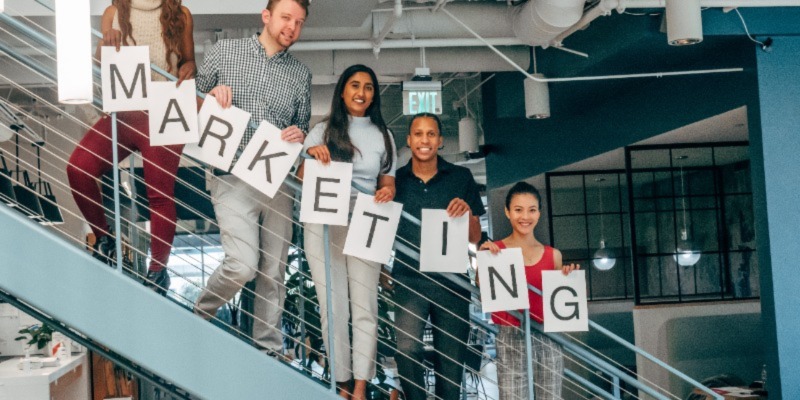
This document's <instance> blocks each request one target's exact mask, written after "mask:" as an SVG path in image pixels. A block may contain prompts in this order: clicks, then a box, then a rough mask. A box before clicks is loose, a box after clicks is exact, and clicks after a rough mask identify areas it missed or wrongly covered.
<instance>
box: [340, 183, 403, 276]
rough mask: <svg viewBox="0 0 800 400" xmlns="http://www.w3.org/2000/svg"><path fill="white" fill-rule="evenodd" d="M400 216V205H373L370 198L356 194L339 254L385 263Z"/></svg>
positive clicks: (373, 201)
mask: <svg viewBox="0 0 800 400" xmlns="http://www.w3.org/2000/svg"><path fill="white" fill-rule="evenodd" d="M402 212H403V205H402V204H400V203H396V202H393V201H390V202H388V203H376V202H375V197H374V196H370V195H367V194H364V193H359V194H358V197H357V198H356V205H355V207H354V208H353V217H352V218H351V219H350V227H349V229H348V230H347V239H345V242H344V251H343V253H344V254H347V255H349V256H356V257H359V258H363V259H365V260H369V261H374V262H377V263H381V264H386V263H387V262H389V258H390V257H391V255H392V244H394V237H395V235H396V234H397V226H398V225H399V224H400V214H401V213H402Z"/></svg>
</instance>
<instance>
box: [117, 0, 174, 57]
mask: <svg viewBox="0 0 800 400" xmlns="http://www.w3.org/2000/svg"><path fill="white" fill-rule="evenodd" d="M112 5H114V7H116V8H117V17H118V19H119V27H120V30H121V31H122V43H123V44H125V45H128V44H129V43H128V38H130V39H131V42H133V44H134V45H136V39H134V38H133V35H132V31H133V27H132V26H131V0H113V1H112ZM159 21H160V22H161V37H162V38H164V44H165V47H166V48H167V50H166V52H167V54H166V56H167V60H169V59H170V55H172V54H175V55H176V56H177V57H178V65H180V62H181V59H182V58H183V56H182V54H183V51H182V50H183V40H182V39H183V33H184V30H186V20H185V17H184V15H183V9H182V7H181V0H162V2H161V18H160V19H159ZM167 72H170V73H174V72H175V71H172V65H171V64H170V66H169V69H168V70H167Z"/></svg>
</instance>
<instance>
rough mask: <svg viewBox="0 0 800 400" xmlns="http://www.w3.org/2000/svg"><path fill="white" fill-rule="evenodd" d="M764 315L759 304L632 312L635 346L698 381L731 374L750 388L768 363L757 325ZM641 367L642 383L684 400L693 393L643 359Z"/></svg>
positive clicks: (700, 305)
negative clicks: (762, 367)
mask: <svg viewBox="0 0 800 400" xmlns="http://www.w3.org/2000/svg"><path fill="white" fill-rule="evenodd" d="M760 314H761V303H760V302H759V301H758V300H755V301H737V302H715V303H693V304H680V305H675V304H670V305H664V306H659V305H653V306H638V307H634V309H633V327H634V335H635V338H636V345H637V346H639V347H640V348H642V349H643V350H644V351H646V352H648V353H650V354H652V355H654V356H655V357H657V358H659V359H660V360H662V361H664V362H666V363H667V364H669V365H672V366H673V367H675V368H677V369H678V370H679V371H682V372H684V373H686V374H687V375H689V376H690V377H692V378H694V379H696V380H698V381H702V380H703V379H705V378H708V377H710V376H713V375H718V374H721V373H729V374H735V375H737V376H739V377H740V378H742V379H744V380H745V382H747V383H750V382H751V381H753V380H755V379H756V378H758V373H759V371H760V370H761V368H760V367H761V364H762V363H763V361H762V360H763V356H762V355H761V354H762V352H761V351H760V349H759V348H758V347H759V346H760V338H759V334H760V332H759V329H758V326H759V324H757V323H756V324H754V323H753V322H754V321H758V319H759V317H760ZM678 331H680V332H678ZM636 367H637V371H638V373H639V376H640V380H643V379H647V380H650V381H652V382H653V386H658V387H662V388H665V389H668V390H669V392H670V393H674V394H676V395H677V396H678V397H680V398H685V397H686V395H687V394H688V391H689V390H690V388H689V387H688V385H686V384H683V383H682V382H681V381H680V380H679V379H677V378H676V377H674V376H670V374H669V372H667V371H666V370H664V369H663V368H661V367H659V366H656V365H655V364H654V363H652V362H650V361H648V360H646V359H645V358H644V357H642V356H637V358H636ZM647 398H649V397H647Z"/></svg>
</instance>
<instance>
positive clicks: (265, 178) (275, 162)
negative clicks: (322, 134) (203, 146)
mask: <svg viewBox="0 0 800 400" xmlns="http://www.w3.org/2000/svg"><path fill="white" fill-rule="evenodd" d="M302 150H303V144H302V143H289V142H285V141H283V140H282V139H281V130H280V129H278V128H277V127H276V126H275V125H272V124H270V123H269V122H267V121H261V124H260V125H259V126H258V129H256V131H255V133H254V134H253V138H252V139H250V143H248V144H247V147H245V149H244V152H242V155H241V157H239V160H238V161H237V162H236V165H234V166H233V171H231V172H232V173H233V174H234V175H236V176H237V177H239V179H241V180H243V181H245V182H246V183H248V184H250V185H251V186H253V187H254V188H256V189H258V190H259V191H260V192H261V193H264V194H266V195H267V196H269V197H270V198H272V197H275V193H277V192H278V189H279V188H280V187H281V184H282V183H283V181H284V179H286V175H288V174H289V171H290V170H291V169H292V165H294V161H295V160H296V159H297V156H298V155H300V152H301V151H302Z"/></svg>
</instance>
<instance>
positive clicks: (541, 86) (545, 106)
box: [523, 47, 550, 119]
mask: <svg viewBox="0 0 800 400" xmlns="http://www.w3.org/2000/svg"><path fill="white" fill-rule="evenodd" d="M531 67H532V68H529V69H528V73H530V74H531V76H533V77H535V78H538V79H545V77H544V74H540V73H539V72H538V71H537V70H536V47H531ZM531 69H532V71H531ZM523 91H524V93H525V118H528V119H545V118H550V89H549V88H548V86H547V82H541V81H535V80H533V79H531V78H525V81H524V83H523Z"/></svg>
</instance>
